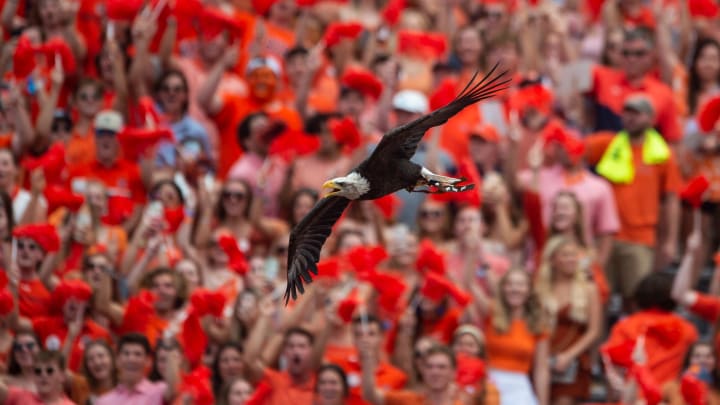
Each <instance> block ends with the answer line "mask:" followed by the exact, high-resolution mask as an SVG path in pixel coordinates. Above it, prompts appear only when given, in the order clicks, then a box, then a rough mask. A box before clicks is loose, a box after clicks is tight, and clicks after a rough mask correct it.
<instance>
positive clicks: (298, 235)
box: [285, 65, 510, 304]
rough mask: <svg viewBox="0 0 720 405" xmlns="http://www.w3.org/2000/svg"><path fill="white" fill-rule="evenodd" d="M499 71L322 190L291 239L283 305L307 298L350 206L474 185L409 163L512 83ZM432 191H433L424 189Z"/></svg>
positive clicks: (401, 131) (386, 139)
mask: <svg viewBox="0 0 720 405" xmlns="http://www.w3.org/2000/svg"><path fill="white" fill-rule="evenodd" d="M496 70H497V65H495V66H494V67H493V68H492V70H490V72H489V73H488V74H487V75H485V76H484V77H483V78H482V79H481V80H480V81H478V82H477V83H475V81H476V79H477V77H478V72H475V74H474V75H473V77H472V78H471V79H470V82H469V83H468V84H467V85H466V86H465V88H464V89H463V90H462V91H461V92H460V94H459V95H458V96H457V97H455V99H454V100H453V101H452V102H450V103H448V104H447V105H446V106H444V107H442V108H440V109H438V110H435V111H433V112H432V113H430V114H428V115H425V116H424V117H421V118H418V119H417V120H415V121H412V122H410V123H407V124H405V125H403V126H401V127H398V128H395V129H393V130H392V131H390V132H389V133H387V134H385V135H384V136H383V138H382V140H381V141H380V143H379V144H378V145H377V147H376V148H375V150H374V151H373V153H372V154H371V155H370V156H369V157H368V158H367V159H365V160H364V161H363V162H362V163H360V164H359V165H358V166H357V167H356V168H355V169H353V170H352V171H351V172H350V173H349V174H348V175H346V176H345V177H338V178H335V179H332V180H329V181H327V182H325V184H323V188H329V189H331V190H332V191H331V192H329V193H328V194H327V195H326V196H325V197H324V198H322V199H321V200H320V201H319V202H318V203H317V204H316V205H315V207H314V208H313V209H312V210H311V211H310V212H309V213H308V214H307V215H306V216H305V217H304V218H303V219H302V220H301V221H300V223H298V224H297V225H296V226H295V227H294V228H293V230H292V232H291V233H290V246H289V249H288V265H287V288H286V290H285V303H286V304H287V303H288V302H289V300H290V297H292V299H293V300H294V299H297V292H298V291H300V294H303V293H304V292H305V288H304V287H303V282H305V283H311V282H312V277H311V276H310V272H312V273H313V274H315V275H317V274H318V272H317V262H318V260H320V249H321V248H322V246H323V244H324V243H325V240H326V239H327V238H328V236H329V235H330V232H331V230H332V227H333V225H334V224H335V222H336V221H337V220H338V219H339V218H340V216H341V215H342V213H343V211H345V208H347V206H348V204H350V201H353V200H374V199H376V198H380V197H383V196H385V195H388V194H391V193H394V192H396V191H399V190H402V189H405V190H408V191H410V192H413V191H415V192H441V193H442V192H460V191H466V190H470V189H472V188H473V187H474V185H473V184H467V185H460V184H459V183H461V182H463V181H464V179H455V178H452V177H445V176H440V175H438V174H435V173H432V172H431V171H430V170H428V169H426V168H424V167H422V166H420V165H418V164H415V163H413V162H411V161H410V158H412V157H413V155H414V154H415V151H416V149H417V147H418V144H419V143H420V141H421V140H422V137H423V135H424V134H425V132H427V130H429V129H430V128H432V127H435V126H438V125H442V124H444V123H445V122H447V120H448V119H450V118H451V117H453V116H454V115H455V114H457V113H459V112H460V111H462V110H463V109H464V108H465V107H467V106H469V105H471V104H474V103H476V102H478V101H480V100H484V99H487V98H490V97H493V96H494V95H495V94H496V93H497V92H499V91H502V90H505V89H506V88H507V87H506V85H507V84H508V83H509V82H510V80H509V79H507V80H505V79H504V77H505V75H506V74H507V71H504V72H502V73H499V74H495V71H496ZM427 187H432V188H433V190H434V191H432V190H430V189H428V188H427Z"/></svg>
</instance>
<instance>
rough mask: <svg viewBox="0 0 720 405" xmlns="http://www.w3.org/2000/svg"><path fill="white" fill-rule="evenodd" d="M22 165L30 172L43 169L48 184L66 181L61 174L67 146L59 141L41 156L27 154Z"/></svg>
mask: <svg viewBox="0 0 720 405" xmlns="http://www.w3.org/2000/svg"><path fill="white" fill-rule="evenodd" d="M20 165H21V166H22V167H23V168H24V169H25V171H27V172H28V173H29V172H32V171H33V170H35V169H42V171H43V174H44V175H45V182H46V183H47V184H62V183H64V182H63V180H62V178H61V176H62V173H63V172H64V169H65V146H64V145H63V144H62V143H60V142H57V143H54V144H53V145H52V146H50V148H49V149H48V150H47V151H46V152H45V153H44V154H42V155H41V156H39V157H32V156H30V155H25V157H23V159H22V162H21V163H20ZM28 184H29V183H28Z"/></svg>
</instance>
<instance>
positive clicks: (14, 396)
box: [3, 387, 76, 405]
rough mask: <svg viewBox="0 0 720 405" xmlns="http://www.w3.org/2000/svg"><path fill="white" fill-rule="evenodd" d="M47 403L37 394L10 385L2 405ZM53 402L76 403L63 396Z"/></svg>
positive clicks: (64, 404)
mask: <svg viewBox="0 0 720 405" xmlns="http://www.w3.org/2000/svg"><path fill="white" fill-rule="evenodd" d="M44 404H47V402H44V401H43V400H41V399H40V397H38V396H37V394H34V393H32V392H30V391H26V390H23V389H20V388H14V387H10V388H9V389H8V393H7V398H5V402H3V405H44ZM53 404H57V405H76V404H75V402H73V401H71V400H69V399H67V398H65V397H63V398H61V399H60V400H59V401H54V402H53Z"/></svg>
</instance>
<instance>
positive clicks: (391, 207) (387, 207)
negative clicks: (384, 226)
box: [372, 194, 402, 221]
mask: <svg viewBox="0 0 720 405" xmlns="http://www.w3.org/2000/svg"><path fill="white" fill-rule="evenodd" d="M372 202H373V204H374V205H375V206H376V207H377V208H378V209H379V210H380V213H381V214H382V216H383V218H385V220H386V221H392V220H393V219H395V215H397V213H398V211H399V210H400V206H401V205H402V200H401V199H400V198H399V197H398V196H397V195H395V194H388V195H386V196H384V197H380V198H376V199H374V200H372Z"/></svg>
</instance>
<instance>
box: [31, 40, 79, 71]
mask: <svg viewBox="0 0 720 405" xmlns="http://www.w3.org/2000/svg"><path fill="white" fill-rule="evenodd" d="M38 50H39V51H40V52H42V53H43V54H44V55H45V60H46V61H47V64H48V67H49V68H51V69H52V68H54V67H55V58H56V56H59V57H60V63H62V69H63V72H64V73H65V74H66V75H69V74H72V73H74V72H75V71H76V70H77V62H76V61H75V55H74V54H73V52H72V49H71V48H70V45H68V43H67V42H66V41H65V40H64V39H62V38H60V37H55V38H52V39H50V40H48V41H47V42H45V43H44V44H42V45H41V46H40V47H39V49H38Z"/></svg>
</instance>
